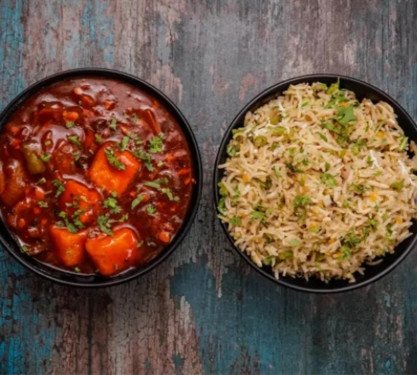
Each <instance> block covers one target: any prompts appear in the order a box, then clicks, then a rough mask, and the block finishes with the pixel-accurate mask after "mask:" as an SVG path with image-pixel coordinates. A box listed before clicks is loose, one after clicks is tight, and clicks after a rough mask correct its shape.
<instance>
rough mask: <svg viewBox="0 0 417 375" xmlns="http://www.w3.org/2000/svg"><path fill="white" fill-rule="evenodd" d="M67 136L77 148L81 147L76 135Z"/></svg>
mask: <svg viewBox="0 0 417 375" xmlns="http://www.w3.org/2000/svg"><path fill="white" fill-rule="evenodd" d="M67 138H68V140H69V141H70V142H71V143H73V144H75V145H76V146H78V147H79V148H82V144H81V142H80V140H79V139H78V136H77V135H69V136H68V137H67Z"/></svg>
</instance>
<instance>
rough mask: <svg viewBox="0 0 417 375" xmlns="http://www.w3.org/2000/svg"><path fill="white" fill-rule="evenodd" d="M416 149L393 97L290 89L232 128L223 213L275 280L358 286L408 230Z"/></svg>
mask: <svg viewBox="0 0 417 375" xmlns="http://www.w3.org/2000/svg"><path fill="white" fill-rule="evenodd" d="M415 149H416V147H415V144H414V142H409V141H408V139H407V137H405V136H404V132H403V130H402V129H401V127H400V126H399V125H398V122H397V120H396V115H395V113H394V111H393V109H392V107H391V106H390V105H388V104H387V103H385V102H378V103H372V102H371V101H370V100H369V99H366V98H365V99H363V100H362V101H361V102H359V101H358V100H357V99H356V97H355V94H354V93H353V92H351V91H348V90H344V89H340V88H339V83H338V82H337V83H334V84H332V85H330V87H328V86H327V85H326V84H324V83H314V84H311V85H309V84H298V85H294V86H290V87H289V88H288V90H287V91H285V92H284V93H283V95H282V96H279V97H278V98H276V99H274V100H271V101H270V102H268V103H267V104H265V105H263V106H262V107H260V108H259V109H257V110H256V111H254V112H248V113H247V114H246V117H245V121H244V126H243V127H242V128H239V129H235V130H234V131H233V138H232V140H231V141H230V143H229V144H228V146H227V152H228V155H229V157H228V159H227V160H226V162H225V163H224V164H222V165H220V166H219V168H222V169H224V177H223V178H222V180H221V182H220V183H219V192H220V195H221V199H220V202H219V207H218V209H219V212H220V214H219V216H220V219H221V220H222V221H223V222H225V223H227V224H228V228H229V232H230V233H231V235H232V237H233V238H234V241H235V244H236V246H237V247H238V248H240V249H241V250H242V251H244V252H246V253H247V254H248V255H249V256H250V257H251V258H252V260H253V261H254V262H255V263H256V264H257V265H258V266H259V267H262V266H269V267H272V270H273V272H274V274H275V277H276V278H279V276H280V275H282V276H285V275H288V276H292V277H304V278H306V279H308V278H309V277H311V276H317V277H318V278H320V279H321V280H323V281H328V280H330V279H332V278H338V279H347V280H349V281H350V282H353V281H355V272H359V273H363V270H364V269H363V265H364V264H365V263H368V264H369V263H370V264H375V263H377V262H380V261H383V260H382V257H383V255H384V254H386V253H392V252H394V248H395V246H396V245H397V244H399V243H400V242H402V241H403V240H404V239H405V238H407V237H408V236H410V235H411V233H410V231H409V227H410V225H411V220H412V219H413V218H415V217H416V211H417V210H416V193H417V189H416V187H417V183H416V180H417V177H416V175H415V174H414V171H415V170H417V157H415V156H413V157H412V158H411V157H410V155H411V154H413V153H414V152H415ZM408 151H410V152H408Z"/></svg>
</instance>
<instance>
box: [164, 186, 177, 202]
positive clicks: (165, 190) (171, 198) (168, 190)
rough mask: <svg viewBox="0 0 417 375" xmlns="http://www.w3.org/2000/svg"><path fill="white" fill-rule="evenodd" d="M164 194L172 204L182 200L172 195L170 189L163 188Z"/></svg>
mask: <svg viewBox="0 0 417 375" xmlns="http://www.w3.org/2000/svg"><path fill="white" fill-rule="evenodd" d="M161 191H162V193H164V194H165V195H166V196H167V197H168V199H169V200H170V201H172V202H178V201H179V200H180V198H179V197H176V196H174V194H173V193H172V191H171V189H169V188H162V189H161Z"/></svg>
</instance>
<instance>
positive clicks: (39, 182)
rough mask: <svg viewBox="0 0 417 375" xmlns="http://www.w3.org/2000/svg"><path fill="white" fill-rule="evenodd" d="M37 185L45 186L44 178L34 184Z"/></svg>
mask: <svg viewBox="0 0 417 375" xmlns="http://www.w3.org/2000/svg"><path fill="white" fill-rule="evenodd" d="M36 183H37V184H38V185H42V184H45V183H46V178H45V177H42V178H41V179H39V181H38V182H36Z"/></svg>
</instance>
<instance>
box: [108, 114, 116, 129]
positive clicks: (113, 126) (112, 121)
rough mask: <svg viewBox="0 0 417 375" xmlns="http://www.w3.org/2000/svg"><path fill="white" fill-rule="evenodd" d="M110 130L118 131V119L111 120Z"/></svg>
mask: <svg viewBox="0 0 417 375" xmlns="http://www.w3.org/2000/svg"><path fill="white" fill-rule="evenodd" d="M109 128H110V129H111V130H114V131H116V129H117V120H116V118H115V117H113V118H112V119H111V121H110V125H109Z"/></svg>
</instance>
